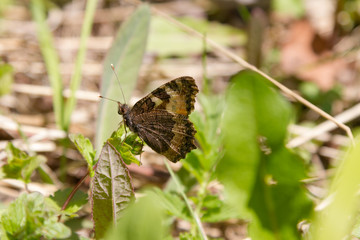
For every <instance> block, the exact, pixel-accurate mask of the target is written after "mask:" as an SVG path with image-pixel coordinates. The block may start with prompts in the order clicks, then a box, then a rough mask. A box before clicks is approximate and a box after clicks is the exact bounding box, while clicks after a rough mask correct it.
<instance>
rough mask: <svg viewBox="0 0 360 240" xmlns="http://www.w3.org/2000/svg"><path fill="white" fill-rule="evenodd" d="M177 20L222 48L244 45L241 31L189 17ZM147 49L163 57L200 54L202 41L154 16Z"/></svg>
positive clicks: (244, 38) (243, 35)
mask: <svg viewBox="0 0 360 240" xmlns="http://www.w3.org/2000/svg"><path fill="white" fill-rule="evenodd" d="M177 20H178V21H180V22H182V23H183V24H185V25H187V26H189V27H191V28H193V29H195V30H197V31H198V32H200V33H206V36H207V37H209V38H211V39H213V40H214V41H216V42H218V43H220V44H222V45H224V46H234V45H237V44H245V41H246V35H245V33H244V32H243V31H241V30H239V29H237V28H234V27H231V26H229V25H225V24H221V23H217V22H209V21H207V20H202V19H198V18H191V17H183V18H177ZM185 42H186V44H184V43H185ZM148 49H149V51H150V52H155V53H157V54H158V55H160V56H163V57H166V56H174V55H175V56H187V55H189V54H190V55H192V54H201V52H202V51H203V41H202V40H201V39H198V38H194V37H191V36H188V35H187V34H184V32H183V31H182V30H180V29H178V28H176V27H174V25H173V24H171V23H170V22H169V21H168V20H166V19H164V18H162V17H156V16H155V17H153V20H152V23H151V34H150V37H149V47H148Z"/></svg>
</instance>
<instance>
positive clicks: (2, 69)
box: [0, 64, 14, 96]
mask: <svg viewBox="0 0 360 240" xmlns="http://www.w3.org/2000/svg"><path fill="white" fill-rule="evenodd" d="M13 72H14V69H13V67H12V66H11V65H9V64H1V65H0V86H1V88H0V96H2V95H5V94H8V93H9V92H10V91H11V85H12V83H13V81H14V77H13Z"/></svg>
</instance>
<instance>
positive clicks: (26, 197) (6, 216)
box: [1, 193, 71, 240]
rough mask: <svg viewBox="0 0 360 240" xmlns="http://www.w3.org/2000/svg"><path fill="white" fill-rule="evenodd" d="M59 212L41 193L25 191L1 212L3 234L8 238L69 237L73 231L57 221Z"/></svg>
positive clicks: (32, 239)
mask: <svg viewBox="0 0 360 240" xmlns="http://www.w3.org/2000/svg"><path fill="white" fill-rule="evenodd" d="M57 217H58V213H57V212H56V211H52V210H51V208H50V207H49V206H48V205H47V203H46V201H45V199H44V196H42V195H41V194H39V193H30V194H28V193H23V194H21V195H20V196H19V197H18V198H17V199H16V200H15V201H14V202H12V203H11V204H10V205H9V207H8V208H7V209H6V210H5V212H3V213H2V214H1V225H2V228H1V230H2V235H6V236H7V238H8V239H24V240H35V239H41V238H45V239H54V238H67V237H69V236H70V234H71V232H70V229H69V228H68V227H66V226H65V225H64V224H62V223H60V222H58V221H57Z"/></svg>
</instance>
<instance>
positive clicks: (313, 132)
mask: <svg viewBox="0 0 360 240" xmlns="http://www.w3.org/2000/svg"><path fill="white" fill-rule="evenodd" d="M359 116H360V103H359V104H357V105H355V106H353V107H352V108H350V109H348V110H346V111H344V112H342V113H340V114H339V115H337V116H336V117H335V119H337V121H339V122H343V123H346V122H349V121H351V120H353V119H355V118H357V117H359ZM335 128H336V125H335V124H334V122H332V121H329V120H328V121H325V122H323V123H321V124H319V125H317V126H316V127H315V128H312V129H310V130H308V131H306V132H305V133H303V134H302V135H300V136H298V137H296V138H294V139H292V140H291V141H290V142H289V143H288V144H287V147H288V148H295V147H298V146H300V145H301V144H304V143H305V142H307V141H309V140H311V139H313V138H316V137H318V136H319V135H321V134H324V133H326V132H329V131H331V130H333V129H335Z"/></svg>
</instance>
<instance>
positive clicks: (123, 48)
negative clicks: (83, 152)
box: [95, 5, 151, 149]
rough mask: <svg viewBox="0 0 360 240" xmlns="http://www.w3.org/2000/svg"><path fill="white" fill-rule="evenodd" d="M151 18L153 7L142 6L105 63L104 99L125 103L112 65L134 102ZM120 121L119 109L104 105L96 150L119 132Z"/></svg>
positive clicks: (130, 20)
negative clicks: (117, 130) (115, 131)
mask: <svg viewBox="0 0 360 240" xmlns="http://www.w3.org/2000/svg"><path fill="white" fill-rule="evenodd" d="M150 16H151V15H150V8H149V6H147V5H142V6H140V7H139V8H138V9H137V10H136V11H135V12H134V13H133V14H132V15H131V17H130V18H129V19H128V20H127V21H126V22H125V23H123V25H122V26H121V28H120V30H119V32H118V34H117V36H116V38H115V40H114V43H113V44H112V47H111V48H110V49H109V51H108V54H107V56H106V59H105V61H104V73H103V75H102V84H101V95H102V96H105V97H108V98H113V99H117V100H120V99H121V101H123V98H122V94H121V91H120V89H119V87H118V85H119V83H118V82H117V80H116V76H115V74H114V73H113V71H112V69H111V67H110V64H113V65H114V67H115V70H116V72H117V75H118V76H119V77H120V79H119V80H120V82H121V87H122V89H123V92H124V94H125V98H126V100H129V99H130V96H131V94H132V92H133V90H134V88H135V86H136V79H137V76H138V72H139V69H140V66H141V63H142V59H143V55H144V52H145V46H146V41H147V36H148V32H149V24H150ZM120 120H121V117H120V116H119V115H118V114H117V106H116V105H115V104H114V103H113V102H111V101H106V100H104V101H101V102H100V107H99V114H98V121H97V127H96V144H95V146H96V149H100V147H101V146H102V145H103V143H104V141H105V140H106V139H107V138H109V136H110V135H111V133H112V132H113V131H114V130H115V129H117V126H118V124H119V122H120Z"/></svg>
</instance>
